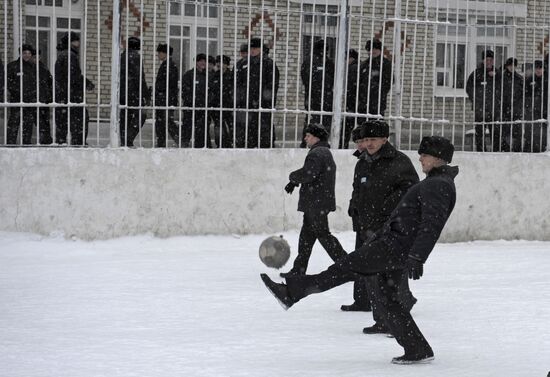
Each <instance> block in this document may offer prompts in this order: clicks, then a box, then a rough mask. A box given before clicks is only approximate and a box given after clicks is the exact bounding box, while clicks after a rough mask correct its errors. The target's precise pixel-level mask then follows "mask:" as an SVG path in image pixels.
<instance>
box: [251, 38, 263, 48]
mask: <svg viewBox="0 0 550 377" xmlns="http://www.w3.org/2000/svg"><path fill="white" fill-rule="evenodd" d="M250 48H262V40H261V39H260V38H252V39H251V40H250Z"/></svg>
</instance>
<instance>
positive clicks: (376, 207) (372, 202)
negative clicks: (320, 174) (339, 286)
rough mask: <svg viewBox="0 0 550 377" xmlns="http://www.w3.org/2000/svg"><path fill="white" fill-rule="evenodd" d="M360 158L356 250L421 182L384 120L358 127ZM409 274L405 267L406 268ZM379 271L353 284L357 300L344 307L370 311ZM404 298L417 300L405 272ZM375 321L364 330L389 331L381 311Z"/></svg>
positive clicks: (354, 209)
mask: <svg viewBox="0 0 550 377" xmlns="http://www.w3.org/2000/svg"><path fill="white" fill-rule="evenodd" d="M357 130H358V131H359V135H357V136H355V138H357V140H356V143H357V148H358V149H357V151H355V153H354V156H356V157H357V158H358V161H357V164H356V165H355V172H354V176H353V191H352V195H351V200H350V203H349V209H348V214H349V216H350V217H351V218H352V222H353V230H354V231H355V232H356V240H355V250H357V249H359V248H360V247H361V246H362V245H363V244H364V243H365V242H366V241H367V240H368V239H369V237H370V236H371V235H373V234H374V233H375V232H377V231H378V230H379V229H381V228H382V226H383V225H384V223H385V222H386V220H388V218H389V217H390V215H391V213H392V211H393V210H394V209H395V207H396V206H397V203H399V201H400V200H401V198H402V197H403V195H405V193H406V192H407V190H408V189H409V188H410V187H411V186H412V185H414V184H416V183H417V182H418V174H416V170H415V169H414V166H413V164H412V162H411V160H410V159H409V158H408V157H407V156H406V155H405V154H404V153H402V152H399V151H398V150H396V149H395V148H394V147H393V145H391V144H390V142H389V141H388V137H389V134H390V128H389V126H388V124H387V123H385V122H383V121H369V122H366V123H365V124H363V125H362V126H361V127H359V128H357ZM404 273H405V274H406V271H404ZM376 282H377V279H376V275H372V276H370V277H368V278H365V279H359V280H357V281H356V282H355V284H354V291H353V297H354V300H355V301H354V303H353V304H351V305H342V308H341V309H342V310H344V311H369V310H370V301H372V300H373V299H374V298H373V297H369V296H373V294H372V293H371V294H370V295H369V294H368V292H369V291H370V292H375V291H376V288H377V284H376ZM399 294H400V298H401V301H402V302H403V303H404V304H405V305H406V306H407V307H408V308H409V309H410V308H412V306H413V305H414V303H415V302H416V299H415V298H414V297H413V296H412V294H411V292H410V290H409V285H408V280H407V279H406V276H405V278H404V279H402V286H401V287H399ZM373 315H374V320H375V324H374V326H372V327H371V328H366V329H365V330H364V332H365V333H367V334H369V333H373V332H377V333H381V332H387V331H388V329H387V326H386V324H385V322H384V319H383V318H382V315H381V313H380V312H379V311H375V312H374V313H373Z"/></svg>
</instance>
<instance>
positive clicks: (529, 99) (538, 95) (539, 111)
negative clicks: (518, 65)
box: [525, 75, 548, 120]
mask: <svg viewBox="0 0 550 377" xmlns="http://www.w3.org/2000/svg"><path fill="white" fill-rule="evenodd" d="M546 89H547V88H546V86H545V85H544V75H543V76H536V75H532V76H529V77H527V78H526V79H525V92H526V93H525V112H526V116H527V118H528V119H535V120H538V119H543V118H544V119H547V118H546V117H547V114H548V112H547V108H548V101H547V98H548V97H546ZM543 94H544V95H543Z"/></svg>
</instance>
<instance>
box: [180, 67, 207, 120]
mask: <svg viewBox="0 0 550 377" xmlns="http://www.w3.org/2000/svg"><path fill="white" fill-rule="evenodd" d="M207 89H208V85H207V82H206V69H204V70H203V71H202V72H199V71H197V70H196V69H194V68H192V69H190V70H188V71H187V72H185V73H184V74H183V76H182V77H181V99H182V102H181V104H182V105H183V106H193V105H194V106H196V107H206V91H207ZM193 96H194V98H195V101H193ZM203 111H204V110H203Z"/></svg>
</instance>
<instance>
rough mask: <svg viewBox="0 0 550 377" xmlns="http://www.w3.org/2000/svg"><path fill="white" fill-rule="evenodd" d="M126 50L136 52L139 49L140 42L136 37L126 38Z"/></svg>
mask: <svg viewBox="0 0 550 377" xmlns="http://www.w3.org/2000/svg"><path fill="white" fill-rule="evenodd" d="M128 49H129V50H138V51H139V49H141V41H140V39H139V38H138V37H130V38H128Z"/></svg>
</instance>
